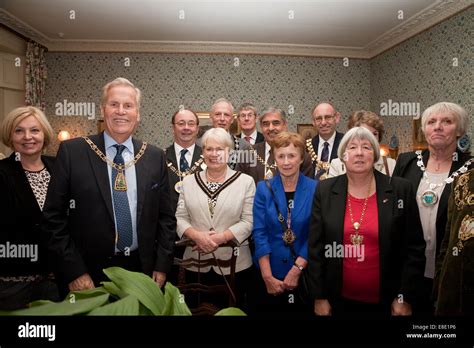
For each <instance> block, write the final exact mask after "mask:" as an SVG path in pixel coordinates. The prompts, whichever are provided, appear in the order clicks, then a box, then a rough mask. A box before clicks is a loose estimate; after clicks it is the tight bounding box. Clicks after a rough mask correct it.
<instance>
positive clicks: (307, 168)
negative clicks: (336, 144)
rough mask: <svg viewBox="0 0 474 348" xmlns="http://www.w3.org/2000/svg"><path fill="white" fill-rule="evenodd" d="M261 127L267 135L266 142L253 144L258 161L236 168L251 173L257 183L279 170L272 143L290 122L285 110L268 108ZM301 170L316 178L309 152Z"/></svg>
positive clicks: (261, 118) (239, 165) (263, 114)
mask: <svg viewBox="0 0 474 348" xmlns="http://www.w3.org/2000/svg"><path fill="white" fill-rule="evenodd" d="M260 129H261V130H262V132H263V136H264V137H265V142H263V143H258V144H255V145H254V146H252V147H253V150H254V151H255V155H256V159H257V161H256V162H254V163H245V162H242V163H239V164H238V165H237V169H236V170H238V171H241V172H243V173H245V174H247V175H250V176H251V177H252V178H253V180H254V181H255V183H258V182H259V181H261V180H263V179H270V178H272V177H273V176H274V175H275V173H276V171H277V168H276V164H275V158H274V157H273V153H272V152H271V146H270V143H271V141H272V140H273V139H274V138H275V137H276V135H277V134H279V133H281V132H286V131H288V122H287V120H286V115H285V112H284V111H283V110H281V109H277V108H268V109H266V110H265V111H263V112H262V115H261V116H260ZM300 171H301V172H302V173H303V174H304V175H306V176H308V177H310V178H314V168H313V166H312V164H311V157H310V156H309V155H308V154H307V153H305V156H304V159H303V163H302V164H301V166H300Z"/></svg>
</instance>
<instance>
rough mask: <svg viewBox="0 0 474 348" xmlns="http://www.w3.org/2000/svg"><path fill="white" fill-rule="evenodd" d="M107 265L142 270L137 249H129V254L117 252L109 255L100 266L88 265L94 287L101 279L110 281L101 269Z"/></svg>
mask: <svg viewBox="0 0 474 348" xmlns="http://www.w3.org/2000/svg"><path fill="white" fill-rule="evenodd" d="M109 267H121V268H124V269H126V270H127V271H132V272H142V266H141V262H140V256H139V254H138V250H134V251H131V252H130V254H129V255H125V254H117V255H113V256H110V257H108V258H107V259H106V260H105V261H104V262H102V263H101V266H99V267H97V265H93V266H91V267H89V275H90V276H91V278H92V280H93V281H94V285H95V286H96V287H99V286H100V282H102V281H110V279H109V278H108V277H107V276H106V275H105V273H104V272H103V269H105V268H109Z"/></svg>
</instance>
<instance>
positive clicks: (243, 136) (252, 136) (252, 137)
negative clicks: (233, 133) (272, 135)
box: [240, 129, 257, 140]
mask: <svg viewBox="0 0 474 348" xmlns="http://www.w3.org/2000/svg"><path fill="white" fill-rule="evenodd" d="M240 137H241V138H242V139H245V137H246V135H245V134H244V132H242V133H240ZM250 138H251V139H252V140H257V130H256V129H255V130H254V131H253V133H252V134H250Z"/></svg>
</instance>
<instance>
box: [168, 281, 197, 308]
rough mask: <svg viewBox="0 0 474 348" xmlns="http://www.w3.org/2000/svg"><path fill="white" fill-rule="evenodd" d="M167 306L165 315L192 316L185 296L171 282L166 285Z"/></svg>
mask: <svg viewBox="0 0 474 348" xmlns="http://www.w3.org/2000/svg"><path fill="white" fill-rule="evenodd" d="M165 304H166V307H165V310H164V311H163V315H191V311H190V310H189V308H188V305H187V304H186V302H184V297H183V295H181V293H180V292H179V289H178V288H177V287H176V286H174V285H173V284H171V283H170V282H167V283H166V284H165Z"/></svg>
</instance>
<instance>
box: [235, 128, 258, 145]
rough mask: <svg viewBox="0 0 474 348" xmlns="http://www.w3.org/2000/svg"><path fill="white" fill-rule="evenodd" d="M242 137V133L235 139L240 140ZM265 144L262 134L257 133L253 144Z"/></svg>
mask: <svg viewBox="0 0 474 348" xmlns="http://www.w3.org/2000/svg"><path fill="white" fill-rule="evenodd" d="M241 136H242V133H239V134H237V135H236V137H237V138H240V137H241ZM262 142H265V137H264V136H263V134H262V133H260V132H258V131H257V139H255V144H258V143H262Z"/></svg>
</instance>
